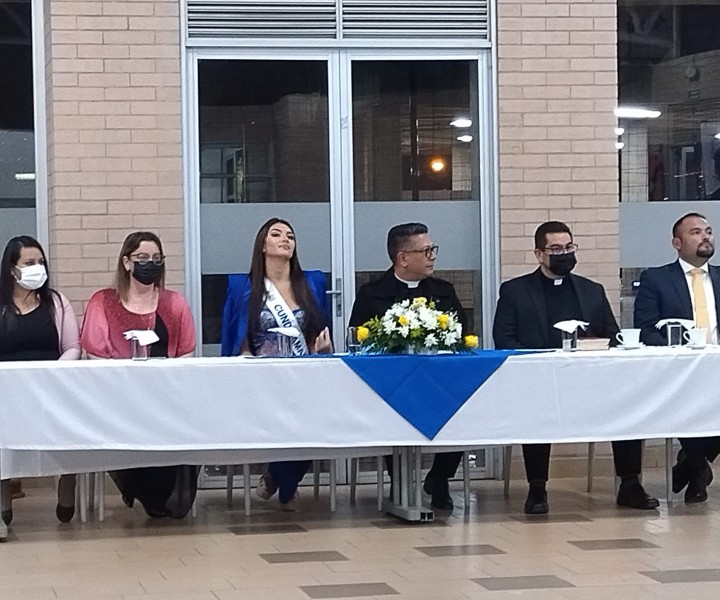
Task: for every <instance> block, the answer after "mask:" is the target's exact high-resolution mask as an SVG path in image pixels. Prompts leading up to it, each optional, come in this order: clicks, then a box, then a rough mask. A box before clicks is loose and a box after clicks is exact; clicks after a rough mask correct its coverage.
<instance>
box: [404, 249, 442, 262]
mask: <svg viewBox="0 0 720 600" xmlns="http://www.w3.org/2000/svg"><path fill="white" fill-rule="evenodd" d="M439 251H440V246H427V247H426V248H418V249H417V250H403V252H407V253H408V254H409V253H411V252H422V253H423V254H425V258H429V259H433V258H437V255H438V252H439Z"/></svg>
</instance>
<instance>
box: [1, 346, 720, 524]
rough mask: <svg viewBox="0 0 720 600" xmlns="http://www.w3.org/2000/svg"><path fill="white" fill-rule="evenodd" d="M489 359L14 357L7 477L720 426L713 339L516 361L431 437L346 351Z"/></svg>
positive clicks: (466, 368) (4, 369) (702, 430)
mask: <svg viewBox="0 0 720 600" xmlns="http://www.w3.org/2000/svg"><path fill="white" fill-rule="evenodd" d="M487 360H488V355H486V354H485V353H483V352H479V353H477V354H476V355H473V356H467V355H465V356H422V357H405V356H398V357H392V356H359V357H335V356H332V357H326V358H320V357H312V358H300V359H282V358H279V359H267V358H264V359H254V358H243V357H235V358H190V359H183V360H148V361H143V362H140V361H130V360H116V361H63V362H30V363H4V364H0V389H1V390H3V392H2V400H1V401H0V457H1V458H2V461H0V468H2V473H1V474H0V477H3V478H7V477H10V476H23V475H24V476H28V475H47V474H55V473H58V472H89V471H95V470H99V469H100V468H121V467H130V466H140V465H154V464H174V463H177V462H189V463H194V464H208V463H210V462H212V460H209V459H211V458H212V457H213V454H215V455H216V456H217V455H218V453H220V454H222V453H226V454H225V456H226V457H228V460H230V459H231V458H232V460H233V461H235V462H242V459H246V460H255V459H257V458H258V457H261V456H262V457H272V456H276V455H277V453H278V452H280V453H281V454H282V455H284V456H296V455H298V454H302V455H304V456H308V457H318V456H327V455H328V452H331V451H341V450H348V451H353V450H354V451H358V450H359V449H378V451H380V450H381V449H383V450H384V449H386V448H387V447H388V446H393V447H395V448H398V449H404V450H403V452H406V455H405V464H406V466H407V467H408V468H410V469H412V468H413V465H414V461H415V460H416V459H415V458H414V455H413V454H412V453H411V449H420V448H425V447H437V448H442V447H447V446H453V447H457V446H462V447H470V448H472V447H477V446H483V445H505V444H519V443H542V442H559V443H562V442H590V441H608V440H622V439H638V438H669V437H694V436H708V435H718V434H720V402H717V400H716V392H715V386H714V385H713V383H714V381H715V380H716V375H717V373H719V372H720V350H718V349H714V348H712V349H705V350H701V351H697V350H689V349H685V348H681V349H677V348H647V349H641V350H627V351H624V350H608V351H604V352H577V353H562V352H545V353H533V354H525V355H515V356H508V357H507V358H506V360H505V361H504V362H503V363H502V365H501V366H500V367H499V368H498V369H497V370H496V371H495V372H494V373H493V374H492V375H490V376H489V378H488V379H486V380H485V381H484V382H482V384H481V385H479V387H477V388H476V389H474V391H472V392H471V393H470V394H469V397H468V398H467V400H466V401H465V402H464V403H460V404H461V405H460V406H459V408H458V409H457V411H456V412H454V414H453V415H452V416H451V417H450V418H449V420H448V421H447V422H446V423H445V424H444V426H442V427H441V428H440V429H439V431H438V432H437V433H436V434H435V435H432V436H428V434H427V432H426V433H423V432H422V431H421V430H420V429H418V428H416V427H415V426H414V425H413V424H412V423H411V421H412V419H410V420H408V419H406V418H405V417H403V416H401V415H400V414H399V413H398V412H397V411H396V410H395V409H394V408H393V407H392V406H391V405H390V403H388V401H386V400H385V399H383V397H381V396H380V395H379V394H378V393H377V392H376V391H374V390H373V388H372V387H371V386H370V385H369V384H368V383H366V382H365V381H364V380H363V379H362V378H361V377H359V376H358V375H357V374H356V373H355V371H354V370H353V368H351V367H352V365H353V362H352V361H365V362H363V363H358V364H361V366H363V367H365V368H367V366H368V365H370V366H371V367H373V366H374V365H377V367H378V369H379V370H380V369H381V368H382V369H385V370H387V367H388V366H389V365H390V366H391V367H392V365H393V363H392V362H391V361H406V362H396V363H394V364H397V365H398V366H399V367H400V366H402V367H406V366H408V365H409V364H410V363H408V362H407V361H415V362H414V363H413V365H415V367H416V368H417V371H416V372H418V373H420V372H425V370H426V369H425V368H424V367H426V366H428V365H430V364H432V366H434V367H437V366H438V365H441V366H445V365H446V366H447V367H448V369H447V370H448V371H450V372H452V373H453V374H454V375H453V376H454V377H457V373H458V370H457V369H456V368H455V369H453V368H451V367H453V366H457V365H458V364H460V363H459V362H457V361H463V362H462V366H463V368H462V372H466V373H467V374H468V376H472V374H473V373H474V372H475V371H476V370H479V369H482V368H483V366H484V364H485V362H484V361H487ZM373 361H375V362H373ZM381 361H382V362H381ZM427 361H434V362H433V363H429V362H427ZM442 361H456V362H455V363H453V362H445V363H443V362H442ZM366 370H367V369H366ZM371 370H373V369H371ZM391 370H392V368H391ZM434 370H435V371H438V369H437V368H435V369H434ZM443 371H444V369H443V368H440V369H439V372H440V373H442V372H443ZM439 379H442V377H441V376H440V377H439ZM445 383H447V382H445ZM442 385H443V382H442V381H438V386H442ZM408 389H412V388H408ZM438 389H439V388H438ZM449 389H455V388H454V387H453V386H450V388H449ZM404 390H405V388H404V387H403V386H402V385H399V386H398V387H397V389H395V391H394V394H395V395H396V396H398V395H399V396H402V395H403V393H405V394H406V395H407V394H410V393H411V392H409V391H404ZM416 393H417V390H414V391H412V394H413V398H414V394H416ZM413 398H410V399H411V400H413ZM406 399H407V398H406ZM425 401H426V402H428V401H430V402H431V401H432V399H429V400H428V399H427V398H426V399H425ZM424 406H425V407H427V406H429V405H428V404H426V405H423V404H422V403H419V404H418V405H417V411H418V412H421V411H423V410H425V408H424ZM406 416H407V414H406ZM227 453H230V455H228V454H227ZM179 459H180V460H179ZM401 462H402V461H401ZM410 479H411V478H408V481H409V480H410ZM408 485H410V484H408ZM413 485H414V487H413V488H412V489H408V490H407V498H406V499H407V500H408V501H409V502H414V503H415V505H416V507H419V506H420V498H419V494H416V493H415V492H417V491H418V489H419V483H418V482H415V484H413ZM2 536H3V531H2V525H1V524H0V538H2Z"/></svg>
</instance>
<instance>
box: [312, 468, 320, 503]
mask: <svg viewBox="0 0 720 600" xmlns="http://www.w3.org/2000/svg"><path fill="white" fill-rule="evenodd" d="M312 468H313V498H315V500H317V499H318V498H319V497H320V461H319V460H314V461H313V462H312Z"/></svg>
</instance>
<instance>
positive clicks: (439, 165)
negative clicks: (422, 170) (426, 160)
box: [430, 158, 445, 173]
mask: <svg viewBox="0 0 720 600" xmlns="http://www.w3.org/2000/svg"><path fill="white" fill-rule="evenodd" d="M430 170H431V171H432V172H433V173H442V172H443V171H444V170H445V161H444V160H443V159H442V158H433V159H431V160H430Z"/></svg>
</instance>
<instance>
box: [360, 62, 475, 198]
mask: <svg viewBox="0 0 720 600" xmlns="http://www.w3.org/2000/svg"><path fill="white" fill-rule="evenodd" d="M476 72H477V63H476V62H471V61H358V62H355V63H353V75H352V86H353V92H352V93H353V155H354V183H355V201H360V202H363V201H397V200H468V199H476V198H477V188H478V185H477V157H476V143H477V142H476V140H477V134H476V130H477V124H476V123H474V122H473V121H474V119H472V115H474V114H476V113H477V108H476V105H477V102H476V100H474V98H475V96H476V94H473V93H472V91H471V90H472V89H473V88H472V86H471V82H476V81H477V74H476Z"/></svg>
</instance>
